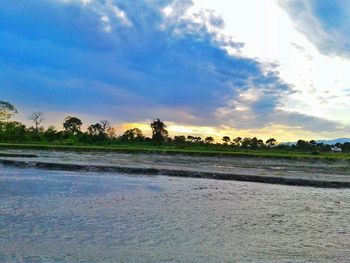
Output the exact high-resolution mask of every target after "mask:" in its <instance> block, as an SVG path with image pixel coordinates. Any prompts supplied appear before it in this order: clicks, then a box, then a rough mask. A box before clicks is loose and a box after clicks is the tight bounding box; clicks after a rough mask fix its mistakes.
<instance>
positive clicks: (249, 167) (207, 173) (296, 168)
mask: <svg viewBox="0 0 350 263" xmlns="http://www.w3.org/2000/svg"><path fill="white" fill-rule="evenodd" d="M0 163H1V164H2V165H12V166H20V167H36V168H44V169H54V170H67V171H98V172H119V173H130V174H147V175H169V176H182V177H199V178H212V179H223V180H238V181H252V182H261V183H274V184H287V185H303V186H315V187H335V188H347V187H350V162H349V161H347V160H332V161H326V160H306V159H272V158H254V157H203V156H186V155H169V154H164V155H162V154H140V153H138V154H135V153H133V154H125V153H101V152H60V151H43V150H6V151H5V150H2V151H1V152H0Z"/></svg>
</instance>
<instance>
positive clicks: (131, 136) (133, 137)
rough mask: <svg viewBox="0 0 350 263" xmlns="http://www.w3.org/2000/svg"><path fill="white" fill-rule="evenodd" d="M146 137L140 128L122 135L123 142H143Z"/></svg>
mask: <svg viewBox="0 0 350 263" xmlns="http://www.w3.org/2000/svg"><path fill="white" fill-rule="evenodd" d="M144 138H145V136H143V134H142V131H141V130H140V129H139V128H133V129H129V130H127V131H125V132H124V133H123V135H122V140H123V141H129V142H132V141H143V140H144Z"/></svg>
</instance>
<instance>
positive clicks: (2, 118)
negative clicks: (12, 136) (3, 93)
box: [0, 100, 18, 122]
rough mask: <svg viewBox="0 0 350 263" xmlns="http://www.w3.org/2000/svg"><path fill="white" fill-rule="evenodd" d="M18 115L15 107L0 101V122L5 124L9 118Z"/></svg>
mask: <svg viewBox="0 0 350 263" xmlns="http://www.w3.org/2000/svg"><path fill="white" fill-rule="evenodd" d="M16 113H18V112H17V109H16V108H15V106H13V105H12V104H11V103H9V102H6V101H1V100H0V122H7V121H9V120H10V119H11V117H12V116H13V115H14V114H16Z"/></svg>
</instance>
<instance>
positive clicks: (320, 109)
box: [0, 0, 350, 142]
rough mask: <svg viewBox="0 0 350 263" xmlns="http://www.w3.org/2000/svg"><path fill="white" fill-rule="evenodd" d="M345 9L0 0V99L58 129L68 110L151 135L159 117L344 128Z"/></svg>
mask: <svg viewBox="0 0 350 263" xmlns="http://www.w3.org/2000/svg"><path fill="white" fill-rule="evenodd" d="M140 14H141V15H140ZM349 14H350V8H348V6H347V5H346V3H344V2H341V1H321V0H318V1H316V0H315V1H306V0H297V1H288V0H267V1H264V2H263V3H262V2H256V1H254V0H247V1H244V2H242V1H239V0H234V1H230V2H229V3H227V1H226V2H225V1H223V0H221V1H215V3H214V2H213V1H209V0H194V1H189V0H181V1H179V0H165V1H160V0H154V1H144V0H140V1H138V2H137V3H130V2H128V1H94V0H45V1H40V2H37V1H33V0H28V1H26V2H21V3H19V2H17V3H16V2H11V3H6V2H0V15H1V16H2V17H3V20H4V21H6V23H3V24H2V25H1V26H0V29H1V31H0V39H1V42H0V54H1V56H2V61H0V66H1V68H2V69H3V70H2V71H3V74H2V75H1V76H0V87H1V88H0V100H3V101H7V102H10V103H12V104H13V105H15V106H16V108H17V109H18V111H19V114H18V115H16V116H15V117H14V119H15V120H18V121H20V122H22V123H24V124H26V125H27V126H29V125H31V123H30V121H29V120H28V116H29V115H30V114H31V113H32V112H34V111H41V112H43V113H44V118H45V123H44V126H45V127H48V126H50V125H53V126H55V127H56V128H57V129H62V123H63V119H64V117H66V116H76V117H78V118H80V119H81V120H82V121H83V123H84V124H85V128H86V127H87V126H88V125H90V124H93V123H96V122H98V121H100V120H104V119H106V120H109V121H110V123H111V125H112V126H113V127H115V128H116V129H117V133H118V134H120V133H122V132H123V131H125V130H126V129H128V128H133V127H138V128H140V129H141V130H142V131H144V133H145V134H146V135H148V133H149V131H150V128H149V127H148V126H149V123H150V122H151V121H152V120H153V119H156V118H160V119H161V120H162V121H164V122H165V123H166V124H167V125H168V130H169V133H170V134H171V136H172V137H173V136H176V135H186V136H187V135H195V136H201V137H205V136H212V137H214V138H216V140H218V139H220V138H222V137H223V136H229V137H231V138H235V137H238V136H240V137H258V138H262V139H264V140H267V139H269V138H271V137H273V138H276V139H277V140H278V141H279V142H293V141H296V140H298V139H303V140H332V139H338V138H348V137H350V126H349V125H348V124H347V123H348V122H349V120H350V117H349V116H348V114H347V109H348V108H349V106H350V104H349V102H348V97H349V96H350V90H349V87H350V77H349V76H348V75H347V74H346V69H347V68H349V66H350V56H349V54H350V34H349V31H348V30H347V28H346V25H347V22H348V19H349V18H348V17H350V16H349ZM19 17H21V19H18V18H19ZM53 28H54V29H55V30H53Z"/></svg>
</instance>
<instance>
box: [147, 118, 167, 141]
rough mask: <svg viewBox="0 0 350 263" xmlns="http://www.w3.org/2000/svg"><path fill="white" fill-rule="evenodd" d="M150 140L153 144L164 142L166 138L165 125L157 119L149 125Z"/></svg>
mask: <svg viewBox="0 0 350 263" xmlns="http://www.w3.org/2000/svg"><path fill="white" fill-rule="evenodd" d="M151 128H152V140H153V141H155V142H164V141H165V140H166V139H167V138H168V135H169V133H168V131H167V130H166V129H165V128H166V125H165V123H164V122H162V121H160V120H159V119H157V120H155V121H153V122H152V123H151Z"/></svg>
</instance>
